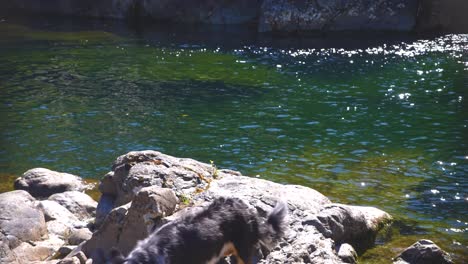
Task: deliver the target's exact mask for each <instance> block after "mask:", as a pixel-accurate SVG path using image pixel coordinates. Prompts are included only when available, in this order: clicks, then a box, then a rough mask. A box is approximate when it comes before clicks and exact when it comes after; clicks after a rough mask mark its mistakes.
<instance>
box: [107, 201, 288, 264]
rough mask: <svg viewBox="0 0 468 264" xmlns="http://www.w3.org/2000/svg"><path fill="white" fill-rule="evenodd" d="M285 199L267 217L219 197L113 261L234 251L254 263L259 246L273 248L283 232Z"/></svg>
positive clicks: (168, 261) (196, 259)
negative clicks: (126, 255) (125, 256)
mask: <svg viewBox="0 0 468 264" xmlns="http://www.w3.org/2000/svg"><path fill="white" fill-rule="evenodd" d="M287 210H288V209H287V205H286V204H284V203H281V202H279V203H277V205H276V206H275V208H274V209H273V210H272V211H271V212H270V213H269V215H268V216H267V218H266V219H264V218H261V217H259V216H258V213H257V212H256V210H255V209H253V208H251V207H250V206H249V205H247V204H246V203H245V202H244V201H242V200H241V199H237V198H217V199H215V200H214V201H213V202H212V203H211V204H210V205H209V206H208V207H206V208H204V209H203V210H201V211H198V212H196V213H191V214H190V213H189V214H187V215H185V216H183V217H181V218H180V219H177V220H174V221H172V222H169V223H167V224H165V225H163V226H162V227H161V228H159V229H158V230H156V231H155V232H153V233H152V234H151V235H150V236H149V237H148V238H146V239H145V240H142V241H140V242H138V244H137V246H136V247H135V248H134V249H133V251H132V252H130V254H129V255H128V257H127V258H124V257H123V256H122V255H121V254H120V253H119V252H118V251H114V252H113V253H112V256H111V263H113V264H121V263H126V264H135V263H140V264H149V263H151V264H214V263H218V261H219V260H220V259H222V258H224V257H225V256H229V255H232V256H234V257H235V258H236V259H237V263H240V264H254V263H256V261H257V258H258V255H257V253H258V252H259V250H260V248H263V249H267V250H271V249H272V248H273V247H274V246H275V245H276V243H277V242H278V240H279V239H280V238H281V237H282V236H283V234H284V232H285V228H286V226H285V216H286V214H287Z"/></svg>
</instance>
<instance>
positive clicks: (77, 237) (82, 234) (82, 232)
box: [68, 228, 93, 245]
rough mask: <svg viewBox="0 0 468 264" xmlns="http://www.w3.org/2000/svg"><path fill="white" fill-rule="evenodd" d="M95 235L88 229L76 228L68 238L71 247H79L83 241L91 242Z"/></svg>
mask: <svg viewBox="0 0 468 264" xmlns="http://www.w3.org/2000/svg"><path fill="white" fill-rule="evenodd" d="M92 235H93V233H92V232H91V231H89V229H88V228H79V229H78V228H74V229H72V230H71V233H70V236H69V237H68V244H69V245H79V244H81V243H82V242H83V241H86V240H89V239H90V238H91V237H92Z"/></svg>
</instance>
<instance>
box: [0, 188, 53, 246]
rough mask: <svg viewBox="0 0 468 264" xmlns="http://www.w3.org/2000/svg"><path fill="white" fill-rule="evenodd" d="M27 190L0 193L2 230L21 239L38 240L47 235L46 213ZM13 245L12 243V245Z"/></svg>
mask: <svg viewBox="0 0 468 264" xmlns="http://www.w3.org/2000/svg"><path fill="white" fill-rule="evenodd" d="M35 201H36V200H35V199H34V197H32V196H31V195H30V194H29V193H27V192H26V191H22V190H18V191H11V192H6V193H1V194H0V231H1V233H3V234H4V235H6V236H10V237H12V238H16V239H18V240H19V241H38V240H41V239H42V238H44V237H46V236H47V227H46V223H45V218H44V214H43V213H42V211H41V210H40V209H38V208H37V207H36V206H35ZM10 246H11V245H10Z"/></svg>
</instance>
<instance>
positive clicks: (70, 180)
mask: <svg viewBox="0 0 468 264" xmlns="http://www.w3.org/2000/svg"><path fill="white" fill-rule="evenodd" d="M14 187H15V189H16V190H25V191H27V192H28V193H29V194H31V195H32V196H34V197H43V198H45V197H48V196H50V195H53V194H55V193H62V192H66V191H85V190H87V189H90V188H92V186H90V185H88V184H86V183H85V182H84V181H83V179H81V178H80V177H78V176H75V175H72V174H68V173H62V172H56V171H51V170H49V169H44V168H35V169H31V170H28V171H26V172H25V173H24V174H23V176H21V177H19V178H18V179H16V180H15V183H14Z"/></svg>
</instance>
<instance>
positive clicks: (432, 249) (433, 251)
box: [393, 239, 453, 264]
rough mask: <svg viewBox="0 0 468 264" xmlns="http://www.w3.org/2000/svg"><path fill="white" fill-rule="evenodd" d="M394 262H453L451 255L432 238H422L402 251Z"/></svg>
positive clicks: (442, 263)
mask: <svg viewBox="0 0 468 264" xmlns="http://www.w3.org/2000/svg"><path fill="white" fill-rule="evenodd" d="M393 263H399V264H404V263H407V264H452V263H453V262H452V259H451V257H450V255H449V254H448V253H447V252H445V251H443V250H442V249H441V248H440V247H439V246H437V245H436V244H435V243H434V242H432V241H431V240H426V239H421V240H419V241H418V242H416V243H414V244H413V245H411V246H410V247H408V248H407V249H405V250H404V251H403V252H401V253H400V254H399V255H398V256H397V257H396V258H395V259H394V262H393Z"/></svg>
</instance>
